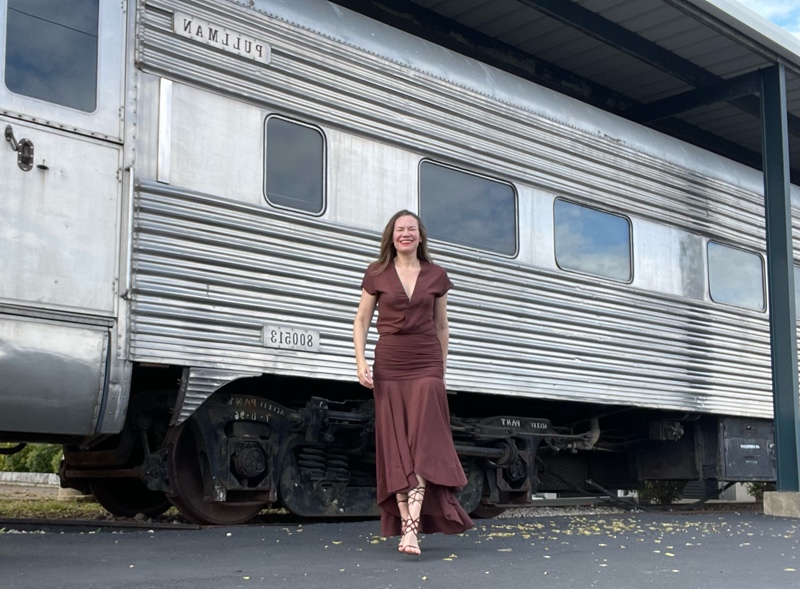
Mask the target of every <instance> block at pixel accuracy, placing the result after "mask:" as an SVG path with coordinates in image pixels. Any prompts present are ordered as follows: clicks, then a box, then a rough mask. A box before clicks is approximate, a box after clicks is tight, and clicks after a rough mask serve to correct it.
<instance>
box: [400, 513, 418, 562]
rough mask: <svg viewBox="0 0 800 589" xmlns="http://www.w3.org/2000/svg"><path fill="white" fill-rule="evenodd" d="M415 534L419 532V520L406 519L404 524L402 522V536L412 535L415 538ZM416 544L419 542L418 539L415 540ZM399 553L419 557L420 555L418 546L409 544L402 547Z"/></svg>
mask: <svg viewBox="0 0 800 589" xmlns="http://www.w3.org/2000/svg"><path fill="white" fill-rule="evenodd" d="M417 532H419V518H414V519H412V518H408V519H407V520H406V521H405V522H403V536H405V535H406V534H414V538H417ZM417 542H419V539H417ZM398 550H399V548H398ZM401 552H402V553H403V554H411V555H414V556H419V555H420V554H422V550H420V547H419V546H411V545H409V544H406V545H403V550H401Z"/></svg>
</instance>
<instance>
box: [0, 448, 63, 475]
mask: <svg viewBox="0 0 800 589" xmlns="http://www.w3.org/2000/svg"><path fill="white" fill-rule="evenodd" d="M14 445H15V444H3V445H2V447H4V448H10V447H13V446H14ZM62 454H63V449H62V447H61V446H60V445H57V444H28V445H27V446H25V448H24V449H23V450H22V451H21V452H17V453H16V454H10V455H3V454H0V471H6V472H45V473H56V472H58V466H59V464H60V463H61V456H62Z"/></svg>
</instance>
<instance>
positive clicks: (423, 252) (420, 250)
mask: <svg viewBox="0 0 800 589" xmlns="http://www.w3.org/2000/svg"><path fill="white" fill-rule="evenodd" d="M405 216H409V217H414V219H415V220H416V221H417V227H418V228H419V244H418V245H417V258H418V259H420V260H422V261H423V262H433V260H432V259H431V255H430V254H429V253H428V232H427V231H426V230H425V225H423V224H422V219H420V218H419V215H417V214H416V213H412V212H411V211H407V210H405V209H403V210H402V211H397V212H396V213H395V214H394V215H392V218H391V219H389V222H388V223H387V224H386V227H385V228H384V229H383V237H381V252H380V255H379V256H378V261H377V262H376V265H375V268H374V269H373V274H380V273H381V272H383V271H384V270H386V268H388V267H389V264H391V263H392V261H393V260H394V259H395V257H396V256H397V248H395V247H394V224H395V222H396V221H397V220H398V219H399V218H400V217H405Z"/></svg>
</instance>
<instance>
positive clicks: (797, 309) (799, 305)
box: [794, 266, 800, 321]
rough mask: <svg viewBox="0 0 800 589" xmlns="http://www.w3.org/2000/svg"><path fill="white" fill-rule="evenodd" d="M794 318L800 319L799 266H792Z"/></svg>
mask: <svg viewBox="0 0 800 589" xmlns="http://www.w3.org/2000/svg"><path fill="white" fill-rule="evenodd" d="M794 318H795V320H796V321H800V266H794Z"/></svg>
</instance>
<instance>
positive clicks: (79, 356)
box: [0, 0, 125, 435]
mask: <svg viewBox="0 0 800 589" xmlns="http://www.w3.org/2000/svg"><path fill="white" fill-rule="evenodd" d="M124 4H125V3H124V2H107V1H105V0H70V1H69V2H64V1H63V0H0V133H1V134H2V136H0V432H2V431H11V432H26V433H36V432H39V433H56V434H74V435H87V434H91V433H93V432H94V431H96V430H97V428H98V425H99V423H98V422H99V420H100V419H101V416H102V414H103V413H102V412H103V404H104V401H105V392H106V389H107V382H106V381H107V377H106V372H107V366H108V360H109V357H110V354H109V348H110V333H111V331H112V329H113V326H114V317H115V312H116V308H115V307H116V290H117V279H118V258H119V255H118V247H119V242H120V238H119V229H120V227H119V225H120V210H121V203H120V199H121V193H122V191H121V184H122V173H121V162H122V137H123V121H122V113H123V109H122V106H123V92H124V88H123V85H124V71H125V59H124V55H125V52H124V49H125V7H124Z"/></svg>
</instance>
